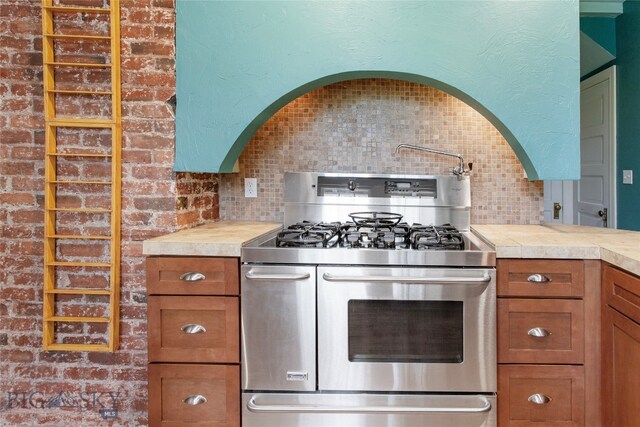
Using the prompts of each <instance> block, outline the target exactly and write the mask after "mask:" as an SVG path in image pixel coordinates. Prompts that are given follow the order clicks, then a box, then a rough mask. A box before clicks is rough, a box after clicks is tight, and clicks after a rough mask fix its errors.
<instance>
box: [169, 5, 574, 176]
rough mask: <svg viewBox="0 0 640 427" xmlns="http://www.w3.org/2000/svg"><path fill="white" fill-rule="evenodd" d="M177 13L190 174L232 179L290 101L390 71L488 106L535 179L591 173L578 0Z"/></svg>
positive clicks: (182, 123) (183, 166)
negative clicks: (582, 158) (584, 141)
mask: <svg viewBox="0 0 640 427" xmlns="http://www.w3.org/2000/svg"><path fill="white" fill-rule="evenodd" d="M176 14H177V24H176V25H177V26H176V30H177V36H176V38H177V41H176V43H177V112H176V126H177V129H176V164H175V169H176V170H178V171H195V172H200V171H202V172H218V171H220V172H230V171H231V169H232V167H233V164H234V162H235V160H236V159H237V158H238V156H239V155H240V153H241V152H242V150H243V149H244V147H245V145H246V143H247V142H248V140H249V139H250V138H251V135H253V133H254V132H255V131H256V130H257V129H258V128H259V127H260V126H261V125H262V124H263V123H264V122H265V121H266V119H267V118H268V117H270V116H271V115H273V114H274V113H275V112H276V111H277V110H278V109H280V108H281V107H282V106H284V105H286V103H288V102H289V101H291V100H293V99H295V98H296V97H298V96H300V95H301V94H303V93H306V92H308V91H309V90H311V89H314V88H316V87H319V86H323V85H326V84H329V83H334V82H337V81H342V80H348V79H353V78H365V77H387V78H398V79H404V80H409V81H414V82H418V83H423V84H427V85H431V86H435V87H437V88H439V89H442V90H444V91H446V92H449V93H451V94H453V95H454V96H457V97H458V98H461V99H462V100H464V101H465V102H467V103H468V104H470V105H471V106H472V107H474V108H476V109H477V110H478V111H480V112H481V113H482V114H483V115H485V117H487V118H488V119H489V120H490V121H491V122H492V123H493V124H494V125H495V126H496V127H497V129H498V130H499V131H500V132H501V133H502V134H503V136H504V137H505V139H506V140H507V141H508V142H509V144H510V145H511V147H512V148H513V149H514V151H515V153H516V155H517V156H518V158H519V159H520V161H521V162H522V164H523V166H524V168H525V170H526V172H527V173H528V176H529V178H531V179H577V178H578V177H579V45H578V34H579V18H578V2H577V0H553V1H543V2H541V1H536V0H531V1H528V0H526V1H525V0H523V1H517V2H516V1H502V0H477V1H435V0H434V1H415V2H412V1H388V2H382V1H381V2H349V1H340V2H330V3H328V2H311V1H310V2H307V1H297V2H286V1H284V2H272V1H237V2H234V1H194V0H177V5H176ZM403 142H411V141H403Z"/></svg>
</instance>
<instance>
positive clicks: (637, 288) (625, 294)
mask: <svg viewBox="0 0 640 427" xmlns="http://www.w3.org/2000/svg"><path fill="white" fill-rule="evenodd" d="M602 283H603V285H604V286H603V299H604V303H605V305H610V306H611V307H613V308H615V309H616V310H618V311H619V312H620V313H622V314H624V315H625V316H627V317H629V318H631V319H633V320H634V321H636V322H638V323H640V278H638V277H636V276H633V275H632V274H629V273H627V272H624V271H622V270H618V269H617V268H614V267H612V266H610V265H608V264H604V268H603V269H602Z"/></svg>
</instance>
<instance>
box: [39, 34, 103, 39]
mask: <svg viewBox="0 0 640 427" xmlns="http://www.w3.org/2000/svg"><path fill="white" fill-rule="evenodd" d="M44 36H45V37H49V38H52V39H70V40H111V37H109V36H95V35H88V34H87V35H84V34H45V35H44Z"/></svg>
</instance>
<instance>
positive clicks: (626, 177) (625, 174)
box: [622, 170, 633, 184]
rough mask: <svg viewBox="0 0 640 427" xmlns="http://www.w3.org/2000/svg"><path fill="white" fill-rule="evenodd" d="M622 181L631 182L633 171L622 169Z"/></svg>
mask: <svg viewBox="0 0 640 427" xmlns="http://www.w3.org/2000/svg"><path fill="white" fill-rule="evenodd" d="M622 183H623V184H633V171H632V170H623V171H622Z"/></svg>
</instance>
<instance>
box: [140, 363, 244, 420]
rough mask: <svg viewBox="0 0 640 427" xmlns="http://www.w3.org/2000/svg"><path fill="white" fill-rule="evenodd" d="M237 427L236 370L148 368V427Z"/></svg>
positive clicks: (226, 366)
mask: <svg viewBox="0 0 640 427" xmlns="http://www.w3.org/2000/svg"><path fill="white" fill-rule="evenodd" d="M165 426H166V427H168V426H172V427H178V426H180V427H187V426H194V427H195V426H201V427H204V426H207V427H239V426H240V368H239V367H238V366H237V365H236V366H229V365H171V364H159V365H149V427H165Z"/></svg>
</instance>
